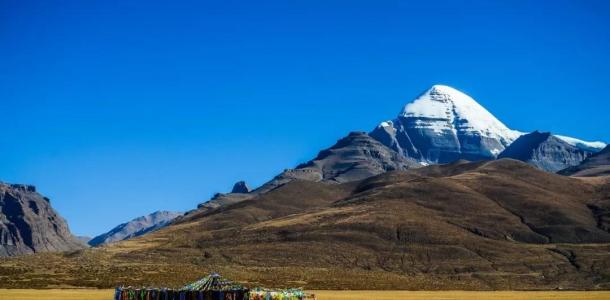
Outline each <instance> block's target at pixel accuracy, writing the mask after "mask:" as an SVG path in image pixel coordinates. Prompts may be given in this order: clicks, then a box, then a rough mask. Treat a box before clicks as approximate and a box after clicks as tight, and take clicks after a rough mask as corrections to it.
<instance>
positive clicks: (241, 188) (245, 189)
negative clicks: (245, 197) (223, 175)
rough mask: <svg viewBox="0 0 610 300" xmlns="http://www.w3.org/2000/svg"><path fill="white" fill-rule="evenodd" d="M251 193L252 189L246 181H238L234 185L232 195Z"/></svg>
mask: <svg viewBox="0 0 610 300" xmlns="http://www.w3.org/2000/svg"><path fill="white" fill-rule="evenodd" d="M249 192H250V187H249V186H248V185H247V184H246V182H245V181H238V182H236V183H235V184H234V185H233V189H232V190H231V193H237V194H247V193H249Z"/></svg>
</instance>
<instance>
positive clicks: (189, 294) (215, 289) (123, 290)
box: [114, 273, 315, 300]
mask: <svg viewBox="0 0 610 300" xmlns="http://www.w3.org/2000/svg"><path fill="white" fill-rule="evenodd" d="M312 296H313V295H306V294H305V292H303V290H301V289H287V290H270V289H263V288H255V289H252V290H250V289H248V288H246V287H244V286H242V285H240V284H238V283H235V282H232V281H230V280H228V279H226V278H223V277H222V276H220V275H218V274H216V273H213V274H210V275H208V276H206V277H203V278H201V279H199V280H197V281H195V282H193V283H191V284H187V285H185V286H183V287H182V288H180V289H168V288H162V289H155V288H133V287H118V288H116V290H115V294H114V300H304V299H311V298H312ZM313 299H315V296H313Z"/></svg>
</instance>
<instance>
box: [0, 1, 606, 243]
mask: <svg viewBox="0 0 610 300" xmlns="http://www.w3.org/2000/svg"><path fill="white" fill-rule="evenodd" d="M170 2H171V3H170ZM609 54H610V5H609V4H608V1H552V2H551V1H418V2H412V1H328V0H327V1H150V0H147V1H109V0H103V1H80V0H79V1H26V0H0V108H1V110H0V111H1V112H2V114H3V116H2V138H0V180H2V181H6V182H19V183H31V184H35V185H36V186H37V187H38V189H39V191H40V192H41V193H43V194H45V195H48V196H49V197H50V198H51V201H52V204H53V206H54V207H55V208H56V209H57V210H58V211H59V212H60V214H61V215H63V216H64V217H65V218H66V219H67V220H68V222H69V225H70V227H71V229H72V231H73V232H75V233H76V234H84V235H96V234H98V233H101V232H103V231H106V230H108V229H110V228H111V227H113V226H115V225H117V224H119V223H121V222H124V221H127V220H129V219H131V218H133V217H137V216H140V215H143V214H146V213H150V212H153V211H155V210H160V209H167V210H188V209H191V208H194V207H195V206H196V205H197V203H199V202H202V201H204V200H206V199H208V198H209V197H210V195H212V194H213V193H214V192H222V191H227V190H228V189H230V187H231V185H232V183H233V182H235V181H237V180H242V179H243V180H246V181H247V182H249V183H250V185H253V186H256V185H258V184H261V183H263V182H264V181H266V180H268V179H269V178H271V177H272V176H273V175H275V174H277V173H278V172H280V171H281V170H283V169H284V168H289V167H292V166H294V165H296V164H297V163H299V162H303V161H306V160H308V159H309V158H311V157H313V156H314V155H315V154H316V153H317V151H318V150H320V149H322V148H325V147H327V146H330V145H332V144H333V143H334V142H335V141H336V140H337V139H339V138H341V137H342V136H344V135H345V134H347V133H348V132H349V131H352V130H365V131H368V130H370V129H372V128H373V127H374V126H375V125H376V124H377V123H379V122H380V121H383V120H386V119H390V118H393V117H394V116H395V115H396V114H397V113H398V112H399V110H400V109H401V108H402V106H403V105H404V104H405V103H407V102H408V101H410V100H411V99H412V98H414V97H415V96H417V95H418V94H419V93H421V92H422V91H424V90H425V89H426V88H428V87H429V86H430V85H432V84H435V83H442V84H447V85H451V86H453V87H456V88H458V89H460V90H462V91H464V92H466V93H468V94H470V95H471V96H473V97H474V98H475V99H477V101H479V103H481V104H482V105H483V106H485V107H486V108H487V109H488V110H490V111H491V112H492V113H493V114H495V115H496V116H497V117H498V118H499V119H500V120H501V121H503V122H504V123H505V124H507V125H508V126H509V127H511V128H514V129H518V130H522V131H531V130H536V129H539V130H545V131H552V132H555V133H559V134H564V135H570V136H574V137H578V138H582V139H587V140H602V141H606V142H610V130H609V128H610V126H609V125H610V121H609V120H610V118H609V117H608V112H609V111H610V72H608V70H610V55H609Z"/></svg>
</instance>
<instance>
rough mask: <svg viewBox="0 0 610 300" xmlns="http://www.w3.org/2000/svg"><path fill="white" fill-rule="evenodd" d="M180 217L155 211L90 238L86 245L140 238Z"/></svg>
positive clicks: (168, 212) (172, 213)
mask: <svg viewBox="0 0 610 300" xmlns="http://www.w3.org/2000/svg"><path fill="white" fill-rule="evenodd" d="M181 215H182V213H178V212H171V211H157V212H154V213H152V214H150V215H146V216H142V217H138V218H135V219H133V220H131V221H129V222H126V223H123V224H120V225H118V226H117V227H115V228H113V229H111V230H110V231H108V232H106V233H103V234H100V235H98V236H96V237H94V238H92V239H91V240H89V242H88V243H89V245H91V246H99V245H102V244H107V243H112V242H116V241H122V240H126V239H130V238H134V237H137V236H141V235H144V234H146V233H149V232H152V231H155V230H157V229H159V228H162V227H164V226H166V225H168V224H169V223H170V222H171V221H172V220H174V219H175V218H176V217H178V216H181Z"/></svg>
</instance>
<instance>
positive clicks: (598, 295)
mask: <svg viewBox="0 0 610 300" xmlns="http://www.w3.org/2000/svg"><path fill="white" fill-rule="evenodd" d="M112 292H113V291H112V290H91V289H83V290H0V300H9V299H10V300H76V299H78V300H82V299H87V300H112ZM312 293H315V295H316V296H317V299H318V300H344V299H345V300H372V299H374V300H390V299H392V300H395V299H405V300H419V299H422V300H423V299H426V300H441V299H442V300H453V299H456V300H458V299H460V300H461V299H473V300H477V299H494V300H517V299H553V300H568V299H569V300H601V299H610V291H596V292H571V291H556V292H555V291H552V292H465V291H442V292H436V291H434V292H432V291H431V292H422V291H416V292H411V291H312Z"/></svg>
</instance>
